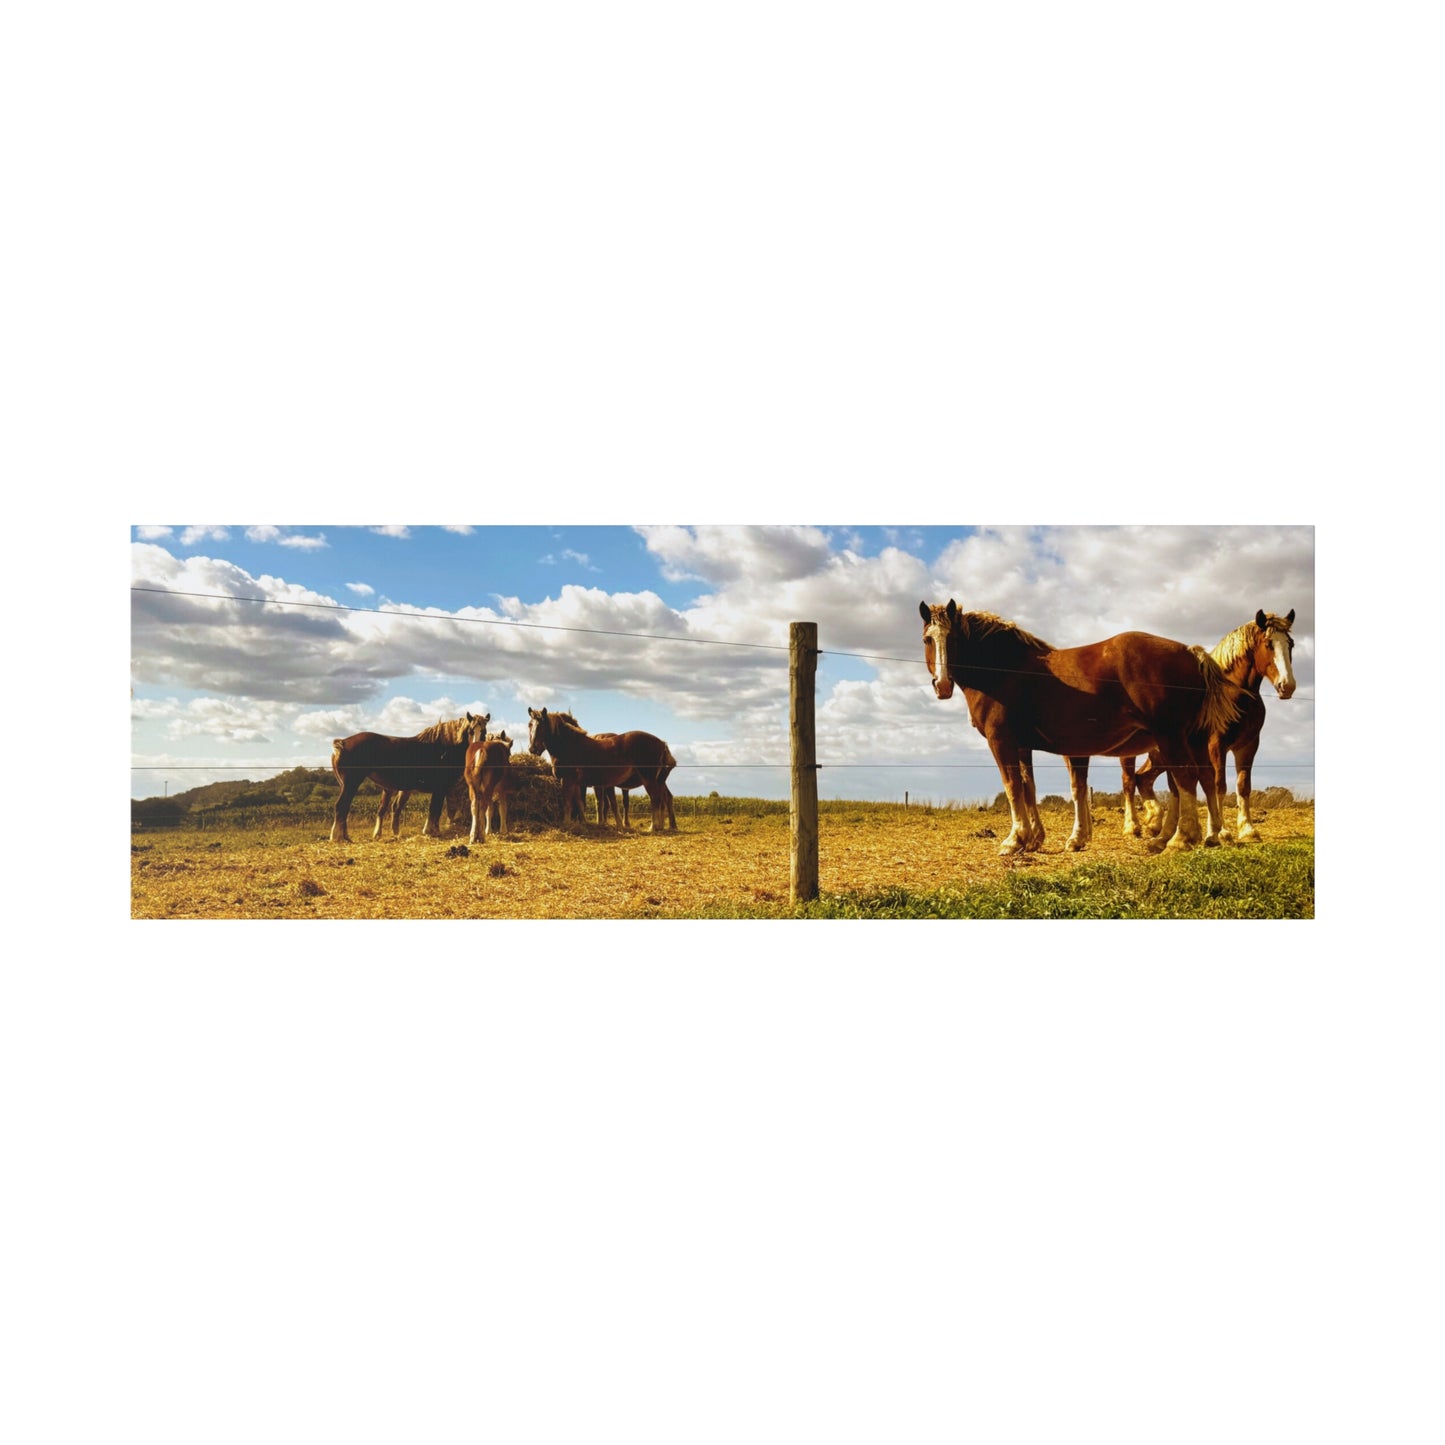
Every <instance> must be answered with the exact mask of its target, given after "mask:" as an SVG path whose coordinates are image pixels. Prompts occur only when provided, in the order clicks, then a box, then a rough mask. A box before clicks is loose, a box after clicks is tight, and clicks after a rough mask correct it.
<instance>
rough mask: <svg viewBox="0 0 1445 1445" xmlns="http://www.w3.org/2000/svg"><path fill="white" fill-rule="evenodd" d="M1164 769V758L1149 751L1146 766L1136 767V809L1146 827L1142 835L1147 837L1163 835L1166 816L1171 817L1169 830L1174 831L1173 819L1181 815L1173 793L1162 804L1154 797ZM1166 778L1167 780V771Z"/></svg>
mask: <svg viewBox="0 0 1445 1445" xmlns="http://www.w3.org/2000/svg"><path fill="white" fill-rule="evenodd" d="M1163 771H1164V769H1163V765H1162V759H1161V758H1160V757H1159V756H1158V754H1157V753H1149V754H1148V755H1147V756H1146V757H1145V759H1144V766H1143V767H1142V768H1136V769H1135V772H1134V786H1135V788H1136V789H1137V790H1138V801H1137V802H1136V804H1135V811H1136V813H1137V814H1138V816H1139V819H1140V823H1141V826H1142V827H1143V829H1144V832H1143V834H1142V836H1143V837H1146V838H1158V837H1159V836H1160V835H1161V830H1162V829H1163V827H1164V820H1165V817H1166V816H1167V817H1168V818H1169V819H1170V823H1169V830H1170V832H1173V830H1174V822H1173V820H1174V819H1176V818H1177V817H1178V816H1179V815H1178V814H1177V813H1176V812H1175V811H1174V804H1173V797H1172V795H1171V797H1170V800H1169V801H1168V802H1166V803H1164V804H1162V805H1161V804H1160V803H1159V802H1158V800H1157V799H1156V798H1155V797H1154V784H1155V782H1156V780H1157V779H1158V777H1159V774H1160V773H1161V772H1163ZM1165 778H1166V780H1167V778H1168V774H1167V773H1165ZM1163 836H1164V837H1166V838H1167V837H1168V836H1169V834H1168V833H1164V834H1163Z"/></svg>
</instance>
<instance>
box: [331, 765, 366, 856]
mask: <svg viewBox="0 0 1445 1445" xmlns="http://www.w3.org/2000/svg"><path fill="white" fill-rule="evenodd" d="M360 786H361V779H360V778H359V777H358V778H353V777H352V776H350V775H348V776H347V777H346V778H344V779H343V780H342V783H341V796H340V797H339V798H337V800H336V807H335V808H334V809H333V810H332V814H331V841H332V842H333V843H349V842H351V839H350V837H349V836H348V835H347V832H346V815H347V814H348V813H349V812H350V811H351V800H352V799H353V798H354V797H355V796H356V790H357V789H358V788H359V787H360Z"/></svg>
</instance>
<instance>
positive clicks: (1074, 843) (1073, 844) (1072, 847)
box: [1064, 838, 1084, 853]
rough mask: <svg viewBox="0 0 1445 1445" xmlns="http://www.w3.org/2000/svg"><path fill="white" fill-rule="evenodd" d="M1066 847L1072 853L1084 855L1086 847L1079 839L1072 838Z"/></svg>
mask: <svg viewBox="0 0 1445 1445" xmlns="http://www.w3.org/2000/svg"><path fill="white" fill-rule="evenodd" d="M1064 847H1065V848H1066V849H1068V851H1069V852H1070V853H1082V852H1083V851H1084V845H1083V844H1082V843H1081V842H1079V840H1078V839H1077V838H1070V839H1069V841H1068V842H1067V843H1065V844H1064Z"/></svg>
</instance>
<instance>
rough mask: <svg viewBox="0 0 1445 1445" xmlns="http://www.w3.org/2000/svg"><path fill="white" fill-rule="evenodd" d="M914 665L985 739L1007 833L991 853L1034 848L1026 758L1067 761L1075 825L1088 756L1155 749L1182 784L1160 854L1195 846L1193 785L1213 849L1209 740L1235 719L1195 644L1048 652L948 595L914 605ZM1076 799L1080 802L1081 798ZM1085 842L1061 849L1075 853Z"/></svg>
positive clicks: (1139, 639) (1148, 639) (1160, 640)
mask: <svg viewBox="0 0 1445 1445" xmlns="http://www.w3.org/2000/svg"><path fill="white" fill-rule="evenodd" d="M918 612H919V615H920V616H921V617H922V618H923V660H924V662H925V663H926V664H927V665H928V670H929V674H930V676H931V677H932V680H933V691H934V694H935V695H936V696H937V697H939V698H950V697H952V696H953V689H954V687H955V686H958V687H961V688H962V689H963V695H964V697H965V698H966V699H967V701H968V711H969V716H970V718H971V719H972V721H973V725H974V727H975V728H977V729H978V731H979V732H980V733H982V734H983V736H984V738H985V739H986V740H987V741H988V745H989V748H990V750H991V751H992V753H993V757H994V761H995V762H996V763H997V764H998V770H999V773H1000V775H1001V776H1002V778H1003V785H1004V792H1005V793H1006V794H1007V796H1008V803H1009V813H1010V816H1011V819H1012V824H1013V826H1012V828H1011V829H1010V831H1009V835H1008V837H1007V838H1005V839H1004V842H1003V844H1002V846H1001V847H1000V848H999V852H1000V854H1005V855H1007V854H1011V853H1019V852H1033V851H1035V850H1037V849H1038V848H1040V847H1041V846H1042V845H1043V841H1044V827H1043V823H1042V822H1041V821H1040V819H1039V811H1038V799H1037V796H1036V793H1035V788H1034V780H1033V750H1034V749H1035V748H1037V749H1039V750H1041V751H1043V752H1048V753H1062V754H1063V755H1064V756H1065V757H1066V758H1067V759H1068V760H1069V769H1070V778H1071V782H1072V785H1073V789H1074V796H1075V813H1076V818H1077V817H1078V815H1079V814H1080V813H1082V816H1083V817H1084V818H1087V817H1088V789H1087V786H1086V784H1085V778H1086V775H1087V769H1088V760H1089V758H1091V757H1101V756H1102V757H1116V758H1117V757H1135V756H1137V755H1138V754H1139V752H1140V751H1141V750H1142V751H1146V752H1147V751H1148V750H1149V749H1150V748H1153V747H1159V748H1161V749H1163V751H1164V756H1165V757H1166V758H1167V759H1168V763H1169V767H1170V769H1171V770H1172V771H1173V773H1174V774H1175V775H1176V776H1177V778H1178V781H1179V782H1180V783H1181V784H1182V790H1181V792H1182V797H1183V798H1184V799H1186V800H1187V801H1188V804H1189V806H1188V807H1182V806H1181V808H1180V810H1179V822H1178V828H1177V830H1176V832H1175V833H1174V836H1173V837H1171V838H1170V839H1169V843H1168V846H1169V847H1170V848H1176V849H1177V848H1190V847H1193V846H1194V845H1195V844H1196V843H1199V842H1200V841H1201V838H1200V831H1199V814H1198V812H1197V811H1196V809H1195V806H1194V800H1195V788H1196V787H1202V788H1203V789H1204V801H1205V805H1206V806H1207V808H1208V810H1209V822H1210V827H1209V834H1208V836H1207V837H1205V838H1204V839H1203V840H1202V841H1204V842H1205V843H1217V842H1218V833H1219V798H1218V795H1217V793H1216V792H1215V788H1214V771H1213V769H1212V768H1211V767H1210V766H1209V756H1208V742H1209V736H1210V734H1211V733H1212V732H1214V731H1216V730H1221V731H1222V730H1223V729H1224V728H1225V727H1227V726H1228V725H1229V723H1230V722H1232V721H1233V718H1234V712H1235V709H1234V706H1233V704H1232V702H1231V701H1230V699H1229V696H1228V691H1229V690H1228V689H1227V688H1226V686H1225V681H1224V673H1223V672H1222V670H1221V669H1220V667H1219V664H1218V663H1216V662H1215V661H1214V659H1213V658H1212V657H1210V655H1209V654H1208V653H1207V652H1206V651H1205V650H1204V649H1203V648H1202V647H1186V646H1185V645H1184V643H1182V642H1173V641H1171V640H1170V639H1168V638H1165V637H1155V636H1154V635H1153V634H1152V633H1148V632H1121V633H1119V634H1118V635H1117V636H1114V637H1109V638H1105V639H1104V641H1102V642H1094V643H1090V644H1088V645H1087V646H1085V647H1066V648H1056V647H1052V646H1050V644H1049V643H1047V642H1043V641H1041V640H1040V639H1039V638H1037V637H1034V636H1031V635H1030V634H1029V633H1027V632H1025V631H1024V630H1023V628H1021V627H1019V626H1018V625H1017V624H1016V623H1013V622H1007V621H1005V620H1004V619H1003V618H1001V617H996V616H995V615H994V614H993V613H991V612H963V611H961V610H960V609H959V606H958V604H957V603H956V602H954V601H953V600H952V599H951V598H950V599H949V601H948V602H947V603H946V604H944V605H942V606H930V605H929V604H928V603H927V602H920V603H919V604H918ZM1081 792H1082V797H1081ZM1086 840H1087V834H1086V833H1085V834H1084V836H1082V837H1080V836H1079V827H1078V824H1077V822H1076V825H1075V836H1073V837H1071V838H1070V844H1071V846H1074V847H1081V846H1083V843H1084V842H1085V841H1086Z"/></svg>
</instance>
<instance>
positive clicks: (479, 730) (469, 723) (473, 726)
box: [462, 712, 492, 747]
mask: <svg viewBox="0 0 1445 1445" xmlns="http://www.w3.org/2000/svg"><path fill="white" fill-rule="evenodd" d="M491 720H492V715H491V713H489V712H484V713H482V715H481V716H480V717H473V716H472V714H471V713H468V714H467V716H466V729H467V730H466V735H465V736H464V737H463V738H462V741H463V742H464V743H466V745H467V746H468V747H470V746H471V745H472V744H473V743H484V742H486V740H487V724H488V723H489V722H491Z"/></svg>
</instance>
